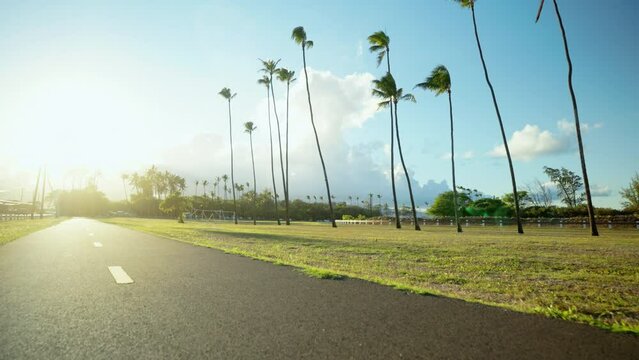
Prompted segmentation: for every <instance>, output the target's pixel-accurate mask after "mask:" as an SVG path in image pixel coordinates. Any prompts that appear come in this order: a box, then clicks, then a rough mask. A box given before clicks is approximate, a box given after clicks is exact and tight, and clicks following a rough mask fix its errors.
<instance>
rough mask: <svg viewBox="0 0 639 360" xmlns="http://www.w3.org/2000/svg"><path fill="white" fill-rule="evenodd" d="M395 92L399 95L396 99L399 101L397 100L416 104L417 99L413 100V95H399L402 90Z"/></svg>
mask: <svg viewBox="0 0 639 360" xmlns="http://www.w3.org/2000/svg"><path fill="white" fill-rule="evenodd" d="M397 92H398V93H399V94H398V99H399V100H404V101H410V102H417V99H415V96H414V95H413V94H404V95H401V93H402V89H399V90H398V91H397Z"/></svg>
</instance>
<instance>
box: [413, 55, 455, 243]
mask: <svg viewBox="0 0 639 360" xmlns="http://www.w3.org/2000/svg"><path fill="white" fill-rule="evenodd" d="M415 87H419V88H422V89H424V90H430V91H433V92H434V93H435V96H439V95H441V94H443V93H448V106H449V110H450V161H451V163H452V169H453V203H454V206H455V223H456V224H457V232H462V228H461V225H460V224H459V215H458V214H457V212H458V208H457V206H458V205H457V184H456V182H455V138H454V137H453V100H452V98H451V91H450V73H449V72H448V69H446V67H445V66H444V65H439V66H437V67H435V69H433V71H432V72H431V73H430V76H429V77H428V78H426V80H424V82H422V83H419V84H417V85H415Z"/></svg>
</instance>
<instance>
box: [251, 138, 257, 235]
mask: <svg viewBox="0 0 639 360" xmlns="http://www.w3.org/2000/svg"><path fill="white" fill-rule="evenodd" d="M249 141H250V142H251V163H252V164H253V225H257V222H256V220H255V218H256V217H257V203H256V200H257V181H256V180H255V156H254V155H253V133H252V132H249Z"/></svg>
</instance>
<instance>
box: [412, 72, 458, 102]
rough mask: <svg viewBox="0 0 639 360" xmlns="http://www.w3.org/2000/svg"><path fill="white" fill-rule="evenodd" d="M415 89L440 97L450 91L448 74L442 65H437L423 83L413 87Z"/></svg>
mask: <svg viewBox="0 0 639 360" xmlns="http://www.w3.org/2000/svg"><path fill="white" fill-rule="evenodd" d="M415 87H418V88H422V89H424V90H430V91H433V92H434V93H435V96H438V95H441V94H443V93H445V92H447V91H449V90H450V73H449V72H448V69H446V67H445V66H444V65H438V66H436V67H435V68H434V69H433V71H432V72H431V73H430V76H429V77H427V78H426V80H424V82H422V83H419V84H417V85H415Z"/></svg>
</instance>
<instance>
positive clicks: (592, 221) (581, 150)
mask: <svg viewBox="0 0 639 360" xmlns="http://www.w3.org/2000/svg"><path fill="white" fill-rule="evenodd" d="M553 3H554V5H555V13H556V14H557V20H558V21H559V28H560V29H561V36H562V38H563V40H564V51H565V53H566V62H568V90H570V98H571V100H572V110H573V113H574V116H575V129H576V133H577V144H579V158H580V160H581V172H582V175H583V179H584V188H585V189H586V203H587V204H588V218H589V219H590V233H591V235H592V236H599V231H598V230H597V223H596V222H595V208H594V206H593V205H592V195H591V193H590V182H589V181H588V171H587V170H586V157H585V155H584V145H583V141H582V140H581V126H580V124H579V110H578V109H577V98H576V97H575V90H574V89H573V88H572V61H571V60H570V51H569V50H568V39H567V38H566V29H564V23H563V21H562V19H561V14H560V13H559V6H558V5H557V0H553ZM543 8H544V0H541V3H540V4H539V11H538V12H537V19H536V20H535V22H537V21H539V16H540V15H541V10H542V9H543Z"/></svg>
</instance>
